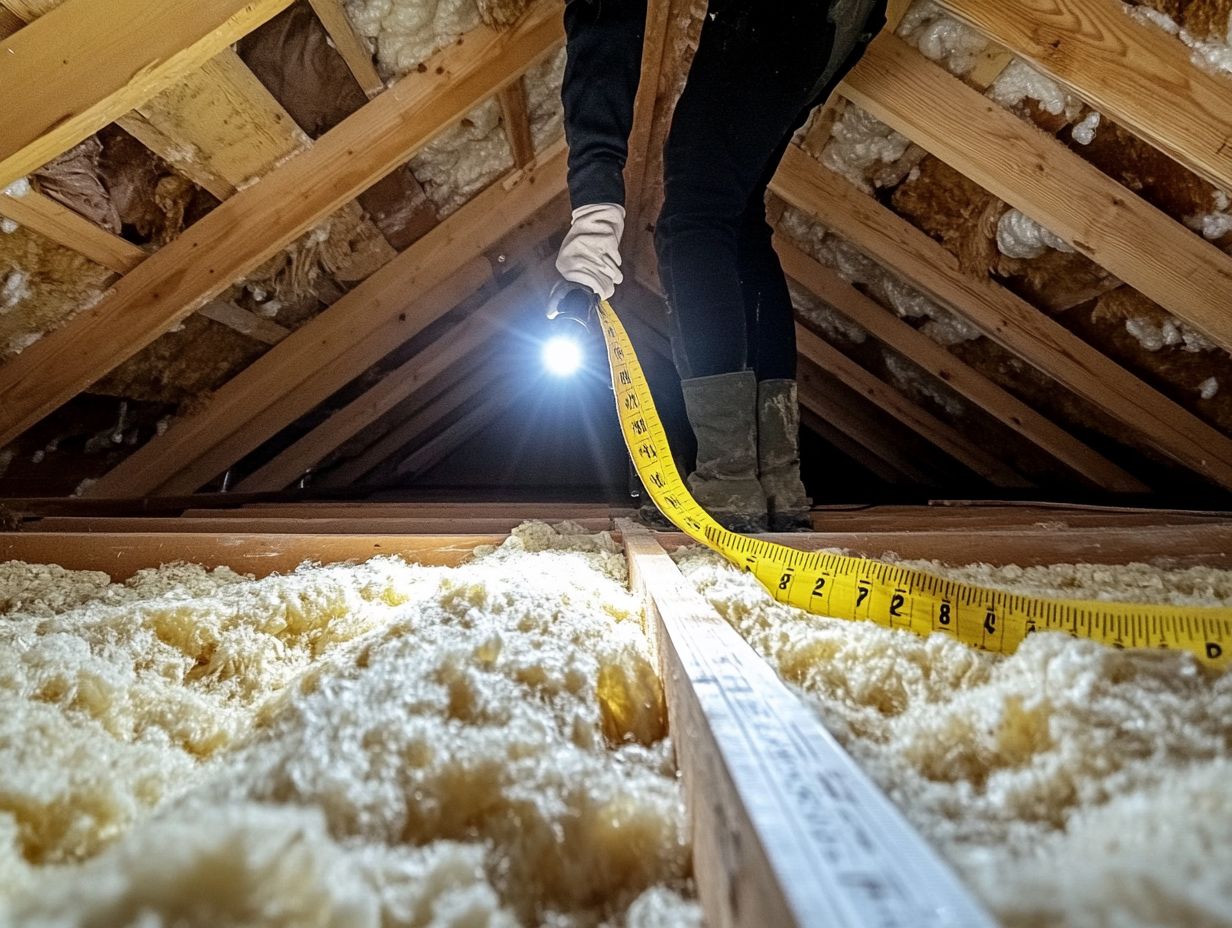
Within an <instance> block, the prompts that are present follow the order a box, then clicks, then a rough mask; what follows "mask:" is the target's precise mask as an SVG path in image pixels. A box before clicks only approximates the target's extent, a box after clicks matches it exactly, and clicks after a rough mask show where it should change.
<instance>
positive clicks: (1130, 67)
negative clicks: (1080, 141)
mask: <svg viewBox="0 0 1232 928" xmlns="http://www.w3.org/2000/svg"><path fill="white" fill-rule="evenodd" d="M938 2H939V5H940V6H941V7H942V8H943V9H945V10H947V11H948V12H950V13H952V14H953V15H954V16H957V17H958V18H959V19H961V20H963V21H965V22H966V23H968V24H970V25H971V26H974V27H975V28H976V29H978V30H979V31H980V32H983V33H984V34H985V35H988V36H990V37H992V38H993V39H995V40H996V41H998V42H1000V43H1001V44H1002V45H1006V46H1009V48H1010V49H1012V50H1013V51H1014V52H1015V53H1016V54H1018V55H1020V56H1022V57H1023V58H1025V59H1027V61H1029V62H1030V63H1031V64H1032V65H1033V66H1035V67H1036V68H1038V69H1039V70H1041V71H1043V72H1044V73H1045V74H1047V75H1048V76H1049V77H1051V78H1053V79H1054V80H1057V81H1060V82H1061V83H1063V84H1065V85H1067V86H1068V87H1069V88H1070V89H1071V90H1073V91H1074V93H1075V94H1077V95H1078V96H1080V97H1082V99H1084V100H1086V101H1087V102H1088V103H1089V104H1090V105H1091V106H1092V107H1094V108H1095V109H1097V110H1099V111H1100V112H1101V113H1104V114H1105V115H1106V116H1108V117H1109V118H1111V119H1113V120H1114V121H1115V122H1116V123H1118V124H1119V125H1121V126H1124V127H1125V128H1126V129H1128V130H1129V131H1130V132H1133V133H1134V134H1135V135H1137V136H1139V137H1140V138H1142V139H1144V140H1145V141H1147V142H1149V143H1151V144H1152V145H1154V146H1155V147H1156V148H1158V149H1159V150H1160V151H1162V152H1163V153H1164V154H1166V155H1168V156H1169V157H1171V158H1173V159H1174V160H1176V161H1179V162H1180V163H1181V164H1183V165H1185V167H1187V168H1189V169H1190V170H1191V171H1193V172H1194V173H1195V174H1197V175H1198V176H1200V177H1203V178H1205V179H1206V180H1208V181H1210V182H1211V183H1212V184H1214V185H1215V186H1217V187H1220V188H1222V189H1223V190H1232V143H1230V141H1229V140H1232V85H1229V84H1228V82H1227V81H1226V80H1223V79H1221V78H1219V77H1217V76H1215V75H1213V74H1208V73H1207V72H1205V71H1203V70H1202V69H1201V68H1199V67H1197V66H1195V65H1194V63H1193V61H1192V58H1191V55H1190V51H1189V49H1187V48H1186V47H1185V46H1184V45H1183V44H1182V43H1180V42H1178V41H1177V40H1176V38H1175V37H1173V36H1169V35H1167V34H1166V33H1165V32H1164V31H1163V30H1162V29H1157V28H1155V27H1154V26H1149V25H1147V24H1145V23H1140V22H1138V21H1137V20H1136V19H1134V18H1133V17H1132V16H1126V15H1125V11H1124V10H1123V9H1121V8H1120V7H1119V6H1118V5H1116V4H1113V3H1108V2H1106V0H1046V2H1036V3H1025V4H1024V3H988V2H983V0H938Z"/></svg>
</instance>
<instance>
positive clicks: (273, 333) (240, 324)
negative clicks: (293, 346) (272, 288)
mask: <svg viewBox="0 0 1232 928" xmlns="http://www.w3.org/2000/svg"><path fill="white" fill-rule="evenodd" d="M198 315H201V316H205V318H207V319H213V320H214V321H215V322H221V323H222V324H223V325H225V326H227V327H228V328H231V329H235V331H237V332H239V333H241V334H243V335H248V336H250V337H252V338H255V339H256V340H257V341H259V342H265V344H267V345H277V344H278V343H279V342H280V341H282V340H283V339H284V338H286V337H287V336H288V335H290V334H291V330H290V329H288V328H287V327H286V326H285V325H279V324H278V323H277V322H275V321H274V320H273V319H266V318H264V317H263V316H258V315H257V314H256V313H252V312H249V311H248V310H246V309H244V308H243V307H240V306H236V305H235V304H234V303H228V302H225V301H223V300H215V301H214V302H213V303H207V304H206V305H205V306H202V307H201V309H200V310H198Z"/></svg>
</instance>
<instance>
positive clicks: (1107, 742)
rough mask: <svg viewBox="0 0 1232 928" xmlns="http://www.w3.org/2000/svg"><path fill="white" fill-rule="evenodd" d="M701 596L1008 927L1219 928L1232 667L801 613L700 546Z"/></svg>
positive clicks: (1124, 572)
mask: <svg viewBox="0 0 1232 928" xmlns="http://www.w3.org/2000/svg"><path fill="white" fill-rule="evenodd" d="M677 560H678V561H679V563H680V567H681V569H682V570H683V571H684V573H685V574H686V576H688V577H689V579H690V580H691V581H692V582H693V583H694V584H695V585H696V586H697V588H698V589H699V590H700V591H701V592H702V594H703V595H704V596H705V597H706V598H707V599H708V600H709V601H710V602H711V603H712V604H713V605H714V606H715V607H716V608H717V609H718V610H719V612H720V613H721V614H722V615H723V616H724V617H725V618H726V619H727V620H728V621H729V622H731V623H732V625H733V626H735V627H736V629H738V630H739V631H740V632H741V633H742V634H743V635H744V636H745V637H746V638H747V639H748V640H749V642H750V643H751V644H752V645H753V646H754V647H755V648H756V649H757V650H758V651H759V652H760V653H761V654H762V655H763V656H764V657H766V658H767V659H768V660H769V661H770V663H771V664H772V665H773V666H774V667H775V668H776V669H777V671H778V672H779V674H780V675H781V676H782V677H783V678H784V680H786V681H787V682H788V683H789V684H790V685H791V686H792V687H793V688H794V689H795V690H796V691H797V692H798V693H799V694H800V695H801V697H802V698H803V699H804V700H805V701H806V702H807V703H808V704H809V705H811V706H812V707H813V708H814V709H815V710H816V712H817V713H818V715H819V716H820V717H821V719H822V720H823V721H824V723H825V724H826V726H827V727H828V728H829V729H830V730H831V731H833V732H834V733H835V735H836V736H837V737H838V739H839V740H840V741H841V742H842V743H843V745H844V746H845V747H846V748H847V749H848V750H849V751H850V752H851V753H852V755H853V756H854V757H855V758H856V759H857V760H858V761H859V762H860V764H861V765H862V766H863V767H864V769H865V770H866V771H868V773H869V774H870V775H871V776H872V777H873V779H874V780H875V781H876V782H877V783H878V784H879V785H880V786H881V787H882V789H884V790H885V791H886V793H887V794H888V795H889V796H890V797H891V798H892V799H893V800H894V801H895V802H896V803H897V804H898V805H899V806H900V807H901V808H902V809H903V811H904V812H905V813H906V815H907V817H908V818H909V819H910V820H911V821H912V823H913V824H915V826H916V827H917V828H918V829H919V830H920V832H921V833H922V834H923V835H924V836H925V837H926V838H927V839H929V840H930V841H931V842H933V843H934V844H935V845H936V846H937V847H938V848H939V849H940V850H941V851H942V853H943V854H944V855H945V856H946V857H947V858H948V859H949V860H950V861H951V862H952V863H953V864H954V865H955V867H956V868H957V870H958V872H959V873H960V875H961V876H962V877H963V878H964V879H965V880H966V881H967V882H968V884H969V885H970V886H972V887H973V889H974V890H975V891H976V893H977V894H978V895H979V896H980V897H981V898H982V899H983V900H984V901H985V902H986V903H987V904H988V906H989V907H990V908H991V909H992V910H993V912H994V913H995V914H996V915H997V916H998V917H999V919H1000V920H1001V921H1002V922H1003V923H1004V924H1005V925H1007V926H1015V928H1028V926H1029V928H1045V926H1047V928H1054V926H1062V925H1071V926H1109V928H1112V926H1115V928H1133V926H1143V928H1145V926H1158V925H1185V926H1188V928H1200V926H1229V925H1232V673H1228V674H1223V675H1222V676H1214V675H1212V674H1210V673H1208V672H1206V671H1204V670H1203V669H1202V668H1200V667H1199V666H1198V665H1197V663H1196V662H1195V661H1193V660H1192V659H1191V658H1190V657H1188V656H1185V655H1181V654H1177V653H1166V652H1144V651H1118V650H1115V649H1112V648H1106V647H1103V646H1100V645H1096V644H1094V643H1092V642H1088V641H1078V640H1074V639H1071V638H1069V637H1068V636H1066V635H1060V634H1039V635H1034V636H1032V637H1031V638H1029V639H1028V640H1027V641H1026V643H1024V644H1023V646H1022V647H1021V648H1020V649H1019V650H1018V652H1017V653H1015V654H1014V655H1012V656H1010V657H1005V658H1001V657H995V656H993V655H989V654H985V653H983V652H979V651H976V650H973V649H971V648H968V647H965V646H964V645H961V644H958V643H956V642H954V641H953V640H951V639H950V638H948V637H945V636H943V635H934V636H932V637H930V638H920V637H917V636H915V635H912V634H909V633H906V632H899V631H889V630H887V629H883V628H881V627H879V626H876V625H873V624H871V623H851V622H843V621H840V620H837V619H825V618H820V617H816V616H811V615H809V614H808V613H806V612H803V611H802V610H799V609H794V608H791V607H789V606H784V605H781V604H779V603H776V602H774V600H773V599H772V598H771V597H770V596H769V595H768V594H767V593H766V592H765V591H764V590H763V589H762V588H761V586H760V585H759V584H758V583H757V582H756V580H754V579H753V578H752V577H751V576H750V575H748V574H742V573H740V572H738V571H736V570H734V569H732V568H730V567H728V566H727V565H726V564H724V563H723V562H721V561H720V560H719V559H718V557H717V556H715V555H713V554H711V553H709V552H706V551H702V550H699V549H686V550H684V551H683V552H682V553H681V554H679V555H678V556H677ZM910 566H915V567H919V568H922V569H925V570H929V571H930V572H938V573H942V574H944V575H946V576H948V577H950V578H952V579H955V580H961V581H965V582H968V583H978V584H980V585H984V586H998V587H1003V588H1008V589H1013V590H1015V591H1018V592H1023V593H1030V594H1033V595H1038V596H1053V597H1064V598H1084V597H1100V598H1105V599H1107V598H1113V599H1120V600H1126V601H1138V602H1172V603H1193V604H1228V603H1232V572H1228V571H1218V570H1208V569H1191V570H1180V571H1160V570H1157V569H1153V568H1150V567H1145V566H1142V565H1136V566H1130V567H1103V566H1101V567H1092V566H1059V567H1043V568H1029V569H1023V568H990V567H986V566H985V567H980V566H976V567H969V568H957V569H955V568H944V567H941V566H940V565H936V564H920V563H912V564H910Z"/></svg>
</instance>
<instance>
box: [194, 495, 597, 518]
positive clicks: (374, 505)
mask: <svg viewBox="0 0 1232 928" xmlns="http://www.w3.org/2000/svg"><path fill="white" fill-rule="evenodd" d="M611 512H612V509H611V508H610V507H609V506H607V505H606V504H603V503H588V502H577V503H542V502H533V503H511V502H483V503H440V502H422V503H418V502H416V503H385V502H375V501H373V502H368V501H364V502H358V503H356V502H346V501H342V500H313V501H312V502H310V503H304V502H298V503H250V504H246V505H245V506H244V507H243V508H242V509H188V510H185V512H184V514H183V515H184V518H227V517H236V518H301V519H302V518H315V517H317V516H320V515H322V514H324V515H326V516H328V517H330V518H354V519H359V518H373V519H468V520H469V519H476V518H490V517H495V516H499V517H501V518H509V519H514V518H516V519H518V520H519V521H526V520H527V519H539V520H541V521H551V522H559V521H561V520H564V519H601V518H606V517H607V516H608V515H609V514H610V513H611Z"/></svg>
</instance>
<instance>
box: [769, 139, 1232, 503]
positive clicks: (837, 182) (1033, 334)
mask: <svg viewBox="0 0 1232 928" xmlns="http://www.w3.org/2000/svg"><path fill="white" fill-rule="evenodd" d="M772 187H773V189H774V191H775V193H776V194H778V195H779V196H781V197H782V198H783V199H784V200H786V201H787V202H788V203H790V204H791V205H792V206H795V207H796V208H798V209H800V210H803V211H804V212H806V213H808V214H810V215H811V216H812V217H813V218H815V219H817V220H819V221H820V222H822V223H824V224H825V225H827V226H828V227H830V228H831V229H842V234H843V237H844V238H845V239H847V241H849V242H851V244H853V245H854V246H855V247H856V248H858V249H860V250H861V251H863V252H864V253H865V254H867V255H868V256H869V257H871V258H873V259H874V260H875V261H877V262H879V263H881V264H883V265H884V266H885V267H887V268H888V269H889V270H891V271H893V272H894V273H896V274H898V275H899V276H901V277H903V278H904V279H905V280H907V281H909V282H911V283H912V284H914V285H915V286H916V287H918V288H920V289H921V290H923V291H924V292H925V293H926V294H928V296H930V297H931V298H932V299H935V300H936V301H937V302H939V303H941V304H942V305H943V306H946V307H948V308H949V309H952V310H954V311H955V312H957V313H958V314H959V315H960V316H962V317H963V318H965V319H968V320H969V321H970V322H971V323H972V324H973V325H975V326H976V327H977V328H979V329H980V331H982V332H983V333H984V334H985V335H987V336H988V337H989V338H991V339H992V340H993V341H995V342H997V343H998V344H999V345H1001V346H1002V347H1003V348H1005V349H1006V350H1008V351H1010V352H1011V353H1013V354H1016V355H1018V356H1019V357H1021V358H1022V359H1023V360H1025V361H1026V362H1027V363H1029V364H1032V365H1034V366H1035V367H1037V368H1038V369H1039V370H1041V371H1043V372H1044V373H1045V374H1047V375H1048V376H1050V377H1052V378H1053V379H1055V380H1056V381H1058V382H1059V383H1060V384H1061V385H1062V386H1064V387H1066V388H1067V389H1069V390H1072V391H1073V392H1074V393H1076V394H1078V395H1079V396H1081V397H1083V398H1084V399H1086V400H1088V401H1090V402H1091V403H1093V404H1094V405H1095V406H1096V407H1098V408H1100V409H1102V410H1103V411H1104V412H1106V413H1108V414H1109V415H1110V416H1112V417H1113V418H1115V419H1116V420H1118V421H1119V422H1121V423H1122V424H1123V425H1124V426H1126V427H1127V428H1128V429H1129V430H1130V431H1132V432H1133V433H1134V434H1136V435H1139V436H1141V437H1142V438H1144V439H1145V440H1146V441H1147V442H1149V443H1150V444H1151V445H1152V446H1153V447H1155V448H1157V449H1158V450H1159V451H1161V452H1163V453H1164V454H1166V455H1168V456H1169V457H1171V458H1173V459H1174V460H1176V461H1178V462H1180V463H1181V464H1183V465H1184V466H1186V467H1188V468H1190V469H1191V470H1193V471H1195V472H1196V473H1199V474H1202V475H1203V476H1205V477H1207V478H1208V479H1210V480H1213V481H1215V482H1216V483H1218V484H1220V485H1221V486H1224V487H1232V440H1230V439H1229V438H1228V437H1227V436H1225V435H1222V434H1221V433H1220V432H1219V431H1218V430H1216V429H1214V428H1212V427H1211V426H1209V425H1207V424H1206V423H1204V422H1202V421H1201V420H1200V419H1198V418H1197V417H1196V416H1194V415H1193V414H1192V413H1190V412H1188V411H1187V410H1185V409H1184V408H1183V407H1181V406H1180V405H1179V404H1177V403H1174V402H1172V401H1171V400H1169V399H1167V398H1166V397H1165V396H1163V394H1161V393H1159V392H1158V391H1157V390H1154V389H1152V388H1151V387H1149V386H1148V385H1147V384H1145V383H1143V382H1142V381H1141V380H1139V379H1138V378H1137V377H1135V376H1133V375H1132V374H1130V373H1129V372H1128V371H1126V370H1125V369H1124V368H1122V367H1120V366H1119V365H1117V364H1116V363H1115V362H1113V361H1112V360H1110V359H1109V358H1107V357H1106V356H1105V355H1103V354H1101V353H1100V352H1099V351H1098V350H1096V349H1095V348H1092V347H1091V346H1090V345H1088V344H1087V343H1086V342H1084V341H1083V340H1082V339H1080V338H1079V337H1078V336H1076V335H1074V334H1073V333H1072V332H1070V331H1069V330H1068V329H1066V328H1064V327H1063V326H1062V325H1060V324H1059V323H1057V322H1054V321H1053V320H1052V319H1049V318H1048V317H1047V316H1045V315H1044V314H1043V313H1041V312H1040V311H1039V310H1037V309H1036V308H1035V307H1033V306H1031V305H1030V304H1028V303H1027V302H1025V301H1024V300H1022V299H1020V298H1019V297H1017V296H1015V295H1014V294H1012V293H1010V291H1008V290H1006V289H1005V288H1004V287H1001V286H999V285H998V284H996V283H994V282H992V281H991V280H989V279H988V278H987V277H979V276H974V275H971V274H967V273H966V272H964V271H963V270H962V268H961V267H960V266H959V264H958V259H957V258H956V257H955V256H954V255H953V254H951V253H950V252H949V251H947V250H946V249H945V248H944V247H943V246H942V245H940V244H938V243H937V242H935V241H933V240H932V239H931V238H929V236H928V235H926V234H925V233H923V232H921V231H920V230H919V229H916V228H915V227H914V226H912V225H911V224H910V223H908V222H907V221H906V220H905V219H902V218H901V217H899V216H896V215H895V214H894V213H893V212H891V211H890V210H889V209H887V208H886V207H884V206H882V205H881V204H880V203H878V202H877V201H876V200H875V199H873V198H872V197H869V196H866V195H865V194H863V193H861V192H860V191H859V190H856V189H855V188H854V187H852V186H851V184H849V183H847V181H845V180H843V179H842V178H841V177H839V176H838V175H837V174H834V173H832V172H830V171H828V170H826V169H824V168H822V167H821V166H820V165H818V164H817V163H816V162H815V161H813V160H812V159H811V158H809V157H808V156H807V155H805V154H804V153H803V152H801V151H800V150H799V149H796V148H791V149H789V150H788V152H787V155H786V156H785V157H784V159H783V163H782V166H781V167H780V169H779V172H778V174H777V175H776V176H775V179H774V182H773V184H772Z"/></svg>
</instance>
